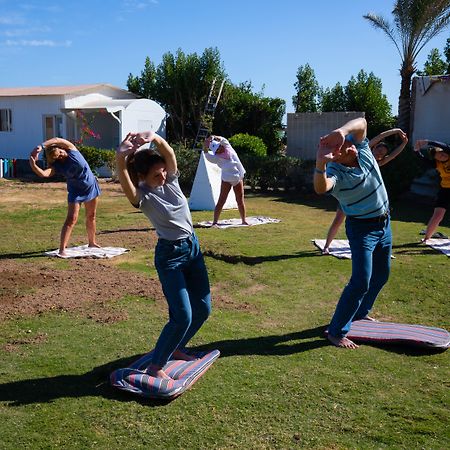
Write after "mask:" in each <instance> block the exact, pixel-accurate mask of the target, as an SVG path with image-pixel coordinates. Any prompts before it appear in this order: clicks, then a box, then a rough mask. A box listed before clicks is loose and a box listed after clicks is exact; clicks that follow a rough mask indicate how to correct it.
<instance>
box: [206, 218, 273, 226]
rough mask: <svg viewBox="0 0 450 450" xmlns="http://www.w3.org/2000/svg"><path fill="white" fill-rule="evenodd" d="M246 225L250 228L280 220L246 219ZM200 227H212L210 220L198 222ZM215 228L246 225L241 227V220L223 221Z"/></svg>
mask: <svg viewBox="0 0 450 450" xmlns="http://www.w3.org/2000/svg"><path fill="white" fill-rule="evenodd" d="M246 220H247V223H248V224H249V225H250V226H254V225H264V224H266V223H279V222H280V219H272V218H271V217H264V216H257V217H247V219H246ZM198 225H199V226H200V227H205V228H208V227H210V226H211V225H212V221H211V220H207V221H204V222H199V223H198ZM216 226H217V228H233V227H246V226H248V225H242V220H241V219H223V220H219V221H218V222H217V225H216Z"/></svg>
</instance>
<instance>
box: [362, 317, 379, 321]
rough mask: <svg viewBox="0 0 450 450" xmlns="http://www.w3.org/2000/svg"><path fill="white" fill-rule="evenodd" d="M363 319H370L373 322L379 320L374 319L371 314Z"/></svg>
mask: <svg viewBox="0 0 450 450" xmlns="http://www.w3.org/2000/svg"><path fill="white" fill-rule="evenodd" d="M361 320H370V321H371V322H378V320H377V319H374V318H373V317H370V316H366V317H363V318H362V319H361Z"/></svg>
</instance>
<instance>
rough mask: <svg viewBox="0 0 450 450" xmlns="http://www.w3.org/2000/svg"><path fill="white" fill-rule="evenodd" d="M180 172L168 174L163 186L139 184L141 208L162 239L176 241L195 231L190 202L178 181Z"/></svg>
mask: <svg viewBox="0 0 450 450" xmlns="http://www.w3.org/2000/svg"><path fill="white" fill-rule="evenodd" d="M178 175H179V174H178V173H176V174H168V175H167V179H166V182H165V184H164V185H163V186H159V187H157V188H150V187H148V186H147V185H146V184H144V183H141V184H139V188H138V193H139V209H140V210H141V211H142V212H143V213H144V214H145V215H146V216H147V218H148V219H149V220H150V222H151V223H152V224H153V226H154V227H155V229H156V234H157V235H158V237H160V238H162V239H167V240H168V241H176V240H178V239H184V238H187V237H189V236H190V235H191V234H192V233H193V232H194V227H193V226H192V217H191V212H190V210H189V206H188V202H187V200H186V197H185V196H184V194H183V192H182V191H181V188H180V185H179V183H178Z"/></svg>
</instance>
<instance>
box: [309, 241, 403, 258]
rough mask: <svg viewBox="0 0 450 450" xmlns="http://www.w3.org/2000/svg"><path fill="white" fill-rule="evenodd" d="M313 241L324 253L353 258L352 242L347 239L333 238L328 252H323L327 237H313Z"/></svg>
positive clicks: (392, 256)
mask: <svg viewBox="0 0 450 450" xmlns="http://www.w3.org/2000/svg"><path fill="white" fill-rule="evenodd" d="M311 242H313V243H314V245H315V246H316V247H317V248H318V249H319V250H321V251H322V254H324V255H331V256H335V257H336V258H339V259H352V251H351V250H350V244H349V243H348V240H347V239H333V240H332V241H331V245H330V247H329V251H328V253H323V249H324V247H325V242H326V240H325V239H313V240H312V241H311ZM391 259H395V256H394V255H391Z"/></svg>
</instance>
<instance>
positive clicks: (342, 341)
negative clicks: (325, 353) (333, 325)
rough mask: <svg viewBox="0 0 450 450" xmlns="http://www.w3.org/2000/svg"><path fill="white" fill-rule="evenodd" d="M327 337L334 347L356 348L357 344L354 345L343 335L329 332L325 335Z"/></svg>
mask: <svg viewBox="0 0 450 450" xmlns="http://www.w3.org/2000/svg"><path fill="white" fill-rule="evenodd" d="M327 339H328V340H329V341H330V342H331V343H332V344H333V345H335V346H336V347H341V348H350V349H355V348H358V347H359V346H358V345H356V344H355V343H354V342H353V341H351V340H350V339H348V338H346V337H345V336H344V337H341V338H339V337H336V336H331V334H328V335H327Z"/></svg>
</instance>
